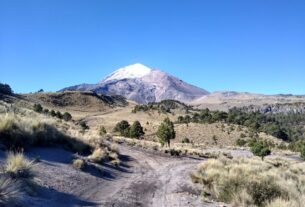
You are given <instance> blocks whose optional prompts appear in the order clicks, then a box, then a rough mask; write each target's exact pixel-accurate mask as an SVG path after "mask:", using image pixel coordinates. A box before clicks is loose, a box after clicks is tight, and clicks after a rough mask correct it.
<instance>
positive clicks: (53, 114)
mask: <svg viewBox="0 0 305 207" xmlns="http://www.w3.org/2000/svg"><path fill="white" fill-rule="evenodd" d="M49 114H50V116H52V117H55V116H56V112H55V111H54V110H53V109H52V110H51V111H49Z"/></svg>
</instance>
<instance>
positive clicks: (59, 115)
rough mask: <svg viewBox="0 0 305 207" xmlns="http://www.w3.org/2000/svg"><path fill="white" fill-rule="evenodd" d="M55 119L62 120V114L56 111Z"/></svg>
mask: <svg viewBox="0 0 305 207" xmlns="http://www.w3.org/2000/svg"><path fill="white" fill-rule="evenodd" d="M56 117H57V118H59V119H62V118H63V117H62V114H61V113H60V111H57V112H56Z"/></svg>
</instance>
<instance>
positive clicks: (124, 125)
mask: <svg viewBox="0 0 305 207" xmlns="http://www.w3.org/2000/svg"><path fill="white" fill-rule="evenodd" d="M113 132H118V133H120V135H121V136H125V137H129V136H130V125H129V123H128V121H126V120H122V121H120V122H119V123H117V124H116V125H115V127H114V129H113Z"/></svg>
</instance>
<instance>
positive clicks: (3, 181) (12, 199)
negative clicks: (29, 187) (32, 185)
mask: <svg viewBox="0 0 305 207" xmlns="http://www.w3.org/2000/svg"><path fill="white" fill-rule="evenodd" d="M21 188H22V187H21V185H20V182H19V181H17V180H15V179H11V178H9V177H6V176H3V175H1V176H0V206H3V207H5V206H8V207H10V206H17V205H18V204H19V202H20V201H21V200H23V196H24V193H23V192H22V191H21Z"/></svg>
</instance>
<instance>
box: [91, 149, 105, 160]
mask: <svg viewBox="0 0 305 207" xmlns="http://www.w3.org/2000/svg"><path fill="white" fill-rule="evenodd" d="M88 159H89V160H90V161H91V162H95V163H102V162H104V161H106V160H107V159H108V150H107V148H97V149H95V150H94V151H93V153H92V154H91V155H90V156H88Z"/></svg>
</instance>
